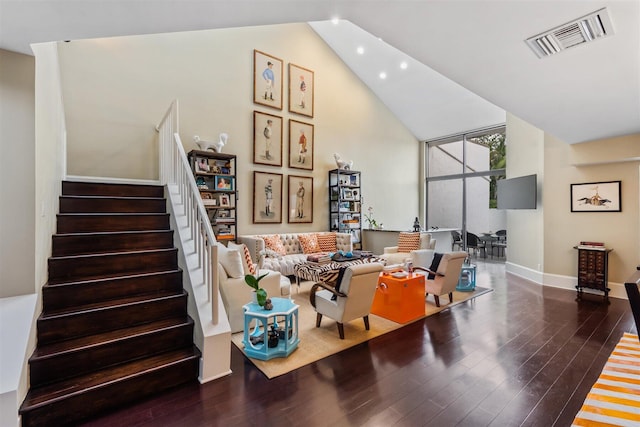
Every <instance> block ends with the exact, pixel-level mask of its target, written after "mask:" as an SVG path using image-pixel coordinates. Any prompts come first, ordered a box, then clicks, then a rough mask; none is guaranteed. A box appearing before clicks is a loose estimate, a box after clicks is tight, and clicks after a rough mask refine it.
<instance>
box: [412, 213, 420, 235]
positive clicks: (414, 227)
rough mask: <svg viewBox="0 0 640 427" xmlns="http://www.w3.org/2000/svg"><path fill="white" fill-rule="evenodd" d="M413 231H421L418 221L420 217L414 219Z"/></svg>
mask: <svg viewBox="0 0 640 427" xmlns="http://www.w3.org/2000/svg"><path fill="white" fill-rule="evenodd" d="M413 231H414V232H419V231H420V221H418V217H416V220H415V221H413Z"/></svg>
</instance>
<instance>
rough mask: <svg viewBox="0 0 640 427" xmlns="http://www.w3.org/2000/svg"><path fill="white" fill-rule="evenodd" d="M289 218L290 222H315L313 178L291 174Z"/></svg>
mask: <svg viewBox="0 0 640 427" xmlns="http://www.w3.org/2000/svg"><path fill="white" fill-rule="evenodd" d="M288 178H289V183H288V189H289V195H288V198H287V200H288V201H289V218H288V220H287V222H290V223H292V222H293V223H312V222H313V178H312V177H310V176H297V175H289V177H288Z"/></svg>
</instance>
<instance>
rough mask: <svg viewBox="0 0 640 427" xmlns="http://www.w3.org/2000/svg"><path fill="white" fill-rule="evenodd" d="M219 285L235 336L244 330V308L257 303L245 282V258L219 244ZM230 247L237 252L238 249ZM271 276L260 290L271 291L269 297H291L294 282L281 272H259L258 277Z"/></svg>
mask: <svg viewBox="0 0 640 427" xmlns="http://www.w3.org/2000/svg"><path fill="white" fill-rule="evenodd" d="M217 245H218V254H217V255H218V263H217V264H218V284H219V287H220V296H221V297H222V303H223V304H224V308H225V310H226V312H227V318H228V319H229V325H230V326H231V332H232V333H234V332H240V331H242V330H244V309H243V308H242V306H243V305H245V304H246V303H248V302H250V301H251V300H252V299H253V294H252V292H253V289H251V287H249V285H247V284H246V283H245V281H244V276H245V274H247V273H249V271H248V266H247V264H246V263H243V260H242V255H241V254H240V251H239V250H238V249H229V248H227V247H225V246H224V245H222V244H220V243H218V244H217ZM229 246H231V247H234V248H237V246H236V245H233V244H231V243H230V244H229ZM265 273H266V274H267V276H266V277H264V278H263V279H262V280H260V287H261V288H263V289H264V290H265V291H267V296H268V297H269V298H271V297H286V298H289V297H290V292H291V281H290V280H289V278H288V277H286V276H282V275H281V274H280V273H279V272H277V271H269V270H259V271H258V273H257V274H259V275H262V274H265Z"/></svg>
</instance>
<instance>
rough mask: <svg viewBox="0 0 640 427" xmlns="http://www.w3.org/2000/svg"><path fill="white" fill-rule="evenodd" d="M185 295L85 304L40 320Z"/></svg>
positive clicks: (164, 293)
mask: <svg viewBox="0 0 640 427" xmlns="http://www.w3.org/2000/svg"><path fill="white" fill-rule="evenodd" d="M183 295H186V291H184V289H183V290H182V292H181V293H178V292H174V291H162V292H156V293H153V294H142V295H132V296H130V297H127V298H119V299H114V300H108V301H101V302H97V303H95V304H85V305H83V306H78V307H75V308H72V309H64V310H53V311H51V312H49V313H42V314H41V315H40V317H39V320H49V319H55V318H58V317H64V316H74V315H79V314H83V313H86V312H90V311H98V310H108V309H110V308H114V307H122V306H127V305H134V304H140V303H144V302H148V301H159V300H162V299H169V298H176V297H181V296H183Z"/></svg>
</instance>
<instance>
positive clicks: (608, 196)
mask: <svg viewBox="0 0 640 427" xmlns="http://www.w3.org/2000/svg"><path fill="white" fill-rule="evenodd" d="M621 182H622V181H608V182H586V183H583V184H571V212H621V211H622V200H621Z"/></svg>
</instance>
